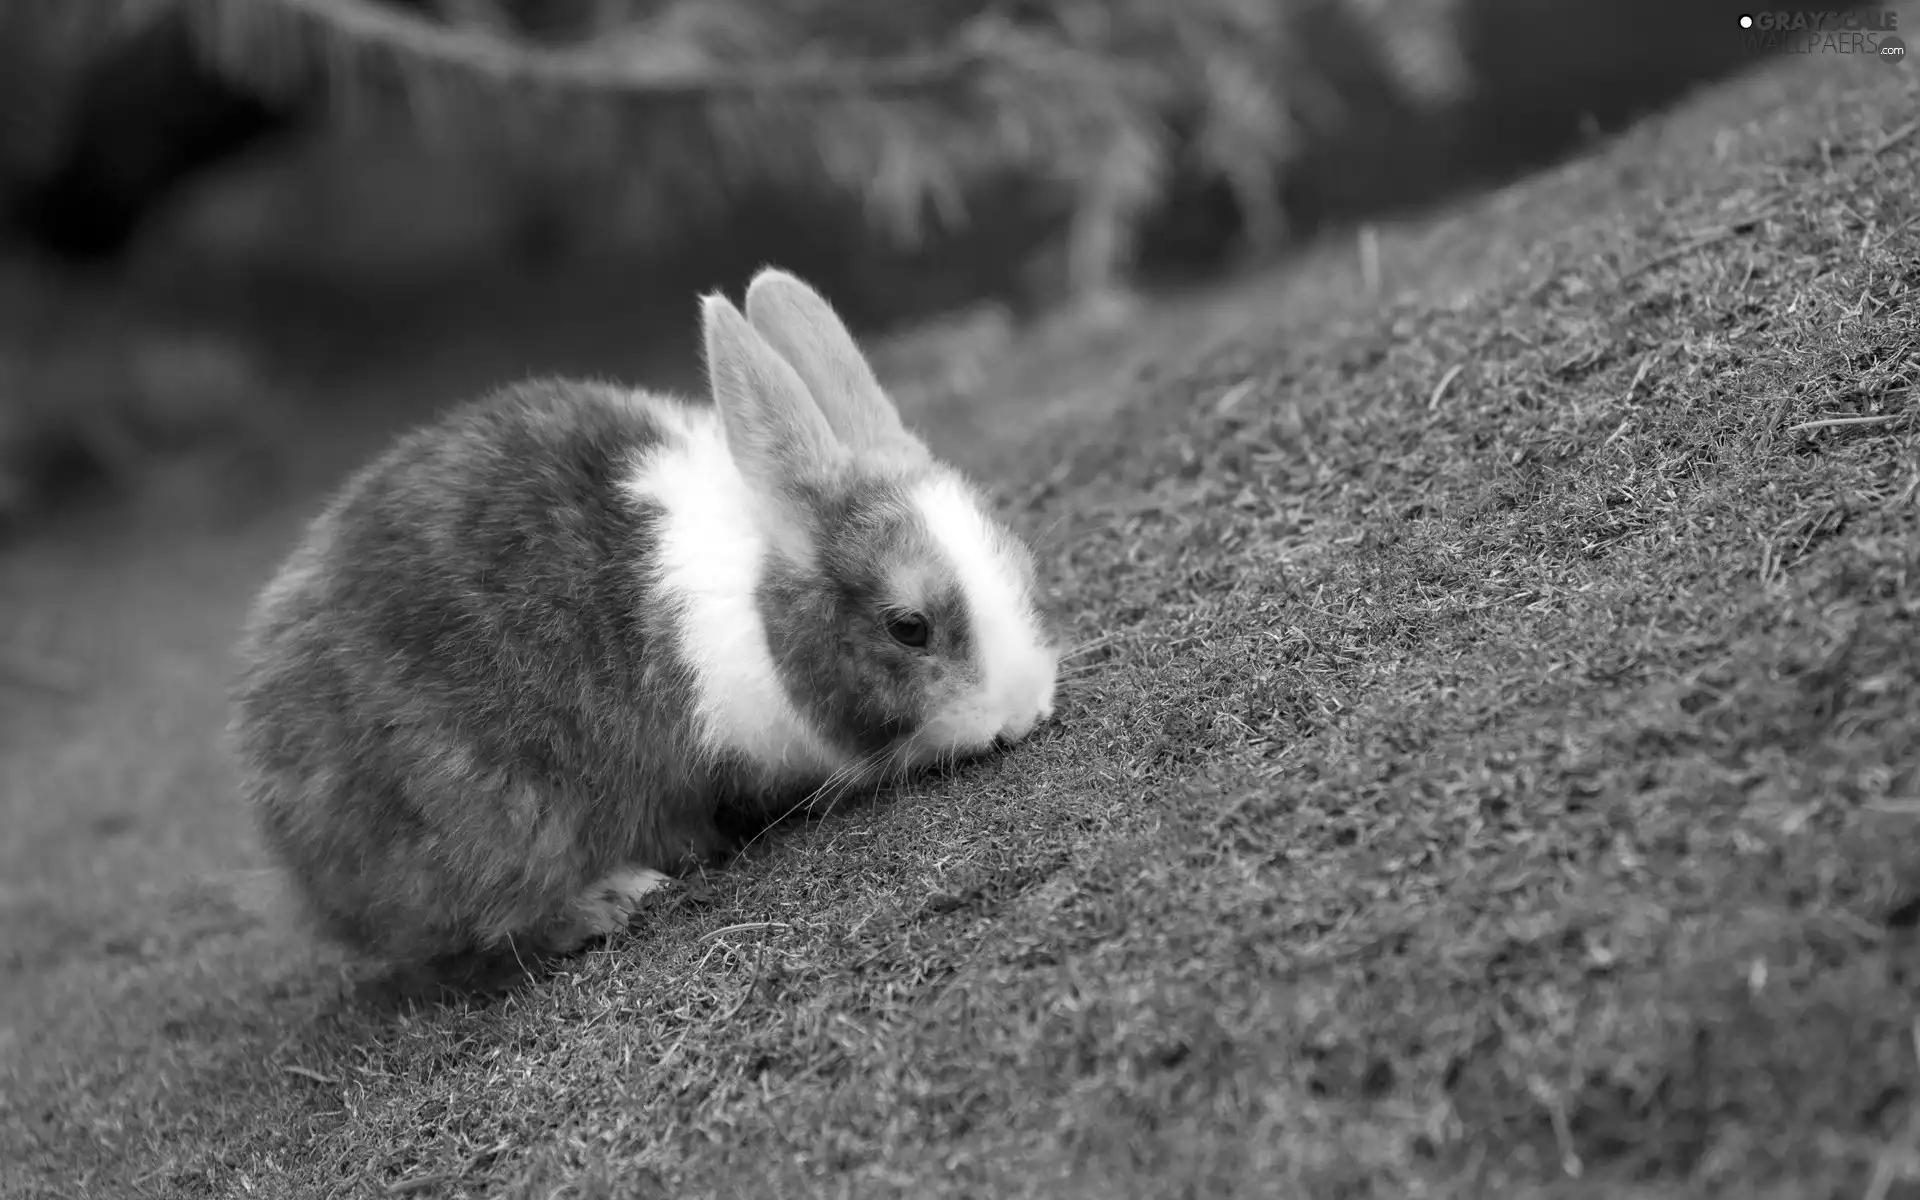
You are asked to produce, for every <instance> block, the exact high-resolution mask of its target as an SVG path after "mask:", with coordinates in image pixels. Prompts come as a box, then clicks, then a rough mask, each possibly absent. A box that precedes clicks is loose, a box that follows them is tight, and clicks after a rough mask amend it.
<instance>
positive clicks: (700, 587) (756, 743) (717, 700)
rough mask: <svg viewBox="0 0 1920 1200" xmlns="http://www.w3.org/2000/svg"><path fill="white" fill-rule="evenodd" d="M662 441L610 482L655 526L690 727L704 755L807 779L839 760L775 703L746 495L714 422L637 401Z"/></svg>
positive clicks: (762, 545)
mask: <svg viewBox="0 0 1920 1200" xmlns="http://www.w3.org/2000/svg"><path fill="white" fill-rule="evenodd" d="M644 399H645V400H647V401H649V402H650V403H649V408H650V410H651V411H652V412H653V413H654V415H655V416H656V417H658V418H659V420H660V424H661V425H662V426H663V427H664V428H665V431H666V435H667V436H666V441H665V443H664V444H663V445H661V446H659V447H656V448H655V449H653V450H651V451H649V452H648V453H647V454H646V455H645V456H643V457H642V458H641V459H640V460H639V462H638V463H637V464H636V465H635V469H634V472H633V474H632V475H631V476H630V477H629V478H628V479H627V480H626V481H625V483H624V484H623V485H622V486H623V487H624V489H625V490H626V492H627V494H628V495H630V496H632V497H634V498H635V499H637V500H642V501H646V502H648V503H652V504H656V505H658V506H659V507H660V509H661V510H662V513H663V516H664V519H663V520H662V521H661V524H660V534H659V542H658V544H657V545H656V547H655V552H656V554H657V555H658V561H657V562H656V563H655V564H654V574H653V579H652V582H653V584H654V586H655V589H656V594H657V595H658V596H659V597H660V598H661V600H663V601H664V602H666V603H668V604H671V605H672V606H673V607H674V608H675V609H676V610H677V612H678V614H679V627H680V645H679V647H678V649H679V652H680V654H681V656H682V658H683V660H684V661H685V662H686V664H687V666H688V667H689V668H690V669H691V670H692V672H693V677H694V686H695V693H696V701H695V712H694V724H695V728H696V729H697V730H698V731H699V735H700V738H701V741H702V743H703V744H704V745H705V747H706V748H707V749H708V750H709V751H715V752H717V751H721V750H731V751H734V752H736V753H739V754H742V755H744V756H745V757H746V758H747V759H748V760H749V761H751V762H753V763H755V764H757V765H758V766H760V767H761V768H763V769H764V770H766V771H767V772H768V773H769V774H771V775H772V776H774V777H775V778H780V779H796V778H798V779H806V778H819V777H824V776H825V775H827V774H829V773H831V772H832V771H834V770H836V769H838V768H839V767H840V766H841V765H842V764H843V763H844V761H845V755H843V754H842V753H841V752H840V751H839V750H838V749H836V748H835V747H834V746H833V745H831V744H830V743H829V742H827V740H826V739H825V738H824V737H822V736H821V735H820V733H819V732H818V731H817V730H816V729H814V727H813V725H812V724H811V723H810V722H809V721H808V720H807V719H806V717H805V716H803V715H802V714H801V713H800V712H799V711H798V710H797V709H795V708H794V706H793V704H792V702H791V701H789V700H788V699H787V695H786V691H785V689H784V688H783V687H782V685H781V683H780V677H779V673H778V671H777V670H776V669H775V667H774V662H773V653H772V651H771V650H769V649H768V646H767V634H766V629H765V627H764V626H763V625H762V624H761V620H760V609H759V605H758V603H757V602H756V600H755V598H754V590H755V588H756V587H757V586H758V585H759V582H760V576H761V571H762V569H763V567H764V564H765V561H766V556H767V552H768V548H769V547H768V539H767V534H766V532H765V530H764V528H763V527H762V524H761V521H760V517H759V514H758V512H757V511H756V503H755V496H754V493H753V491H752V490H751V489H750V488H749V486H748V484H747V482H746V480H745V479H744V478H743V477H742V476H741V474H740V470H739V468H738V467H736V466H735V465H734V461H733V456H732V454H731V453H729V451H728V449H727V441H726V433H725V430H724V429H723V427H722V426H721V424H720V417H719V414H718V413H717V412H715V411H713V410H710V409H698V408H691V407H688V406H685V405H681V404H678V403H675V402H673V401H671V400H665V399H660V398H656V397H644Z"/></svg>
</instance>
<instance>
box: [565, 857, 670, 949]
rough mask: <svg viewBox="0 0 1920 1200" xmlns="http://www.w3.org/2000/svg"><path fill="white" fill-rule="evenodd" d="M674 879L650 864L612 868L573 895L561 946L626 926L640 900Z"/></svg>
mask: <svg viewBox="0 0 1920 1200" xmlns="http://www.w3.org/2000/svg"><path fill="white" fill-rule="evenodd" d="M671 882H672V880H671V879H669V878H668V877H667V876H665V875H662V874H661V873H660V872H658V871H655V870H653V869H652V868H650V867H621V868H620V869H618V870H616V871H612V872H609V873H608V874H607V875H605V876H604V877H602V878H600V879H598V880H596V881H594V882H593V883H592V884H591V885H589V886H588V887H587V888H586V890H584V891H582V892H581V893H580V894H579V895H578V896H576V897H575V898H574V901H573V906H572V907H573V911H572V913H571V914H570V915H571V917H572V920H571V921H570V922H569V923H568V928H567V930H566V932H565V933H563V934H562V935H561V936H560V938H559V939H557V940H558V941H559V943H560V945H559V947H558V948H560V949H572V948H573V947H575V946H578V945H580V944H582V943H584V942H589V941H592V940H593V939H594V938H598V937H605V936H607V935H608V934H610V933H618V932H619V931H620V930H622V929H625V928H626V927H627V922H628V921H629V920H631V919H632V917H633V914H634V913H635V912H636V911H638V909H639V908H640V902H641V901H642V900H644V899H645V898H646V897H647V896H649V895H651V894H653V893H654V892H657V891H659V890H660V889H661V888H663V887H666V886H667V885H668V884H669V883H671Z"/></svg>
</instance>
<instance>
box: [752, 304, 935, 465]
mask: <svg viewBox="0 0 1920 1200" xmlns="http://www.w3.org/2000/svg"><path fill="white" fill-rule="evenodd" d="M746 310H747V320H749V321H751V322H752V323H753V327H754V328H755V329H758V330H759V331H760V332H761V334H762V335H764V336H765V337H766V339H767V342H768V344H770V345H771V346H772V347H773V348H774V349H775V350H776V351H778V352H779V354H780V356H781V357H782V358H785V359H786V360H787V361H788V362H790V363H792V364H793V369H794V371H795V372H796V373H797V374H798V375H799V376H800V379H801V382H803V383H804V384H806V386H807V390H808V391H810V392H812V393H813V398H814V401H815V403H817V404H819V406H820V409H821V411H822V412H824V413H826V415H827V421H828V423H829V424H831V425H832V426H833V430H834V432H835V433H836V434H838V435H839V437H840V440H841V441H842V442H844V443H845V444H846V445H847V447H848V448H849V449H851V450H852V451H853V452H854V453H855V454H860V455H876V454H906V455H908V456H910V457H919V456H922V455H924V454H925V448H924V447H923V446H922V445H921V444H920V442H919V440H918V439H917V438H915V437H914V436H913V435H912V434H910V433H908V432H907V430H906V427H905V426H903V425H902V424H901V423H900V413H899V410H897V409H895V408H894V406H893V400H892V399H891V398H889V397H888V395H887V393H886V389H885V388H883V387H881V386H880V381H879V379H878V378H876V377H875V375H874V373H873V367H872V366H871V365H870V364H869V363H868V362H867V356H866V355H865V354H863V353H861V351H860V345H859V343H858V342H856V341H855V340H854V337H853V334H852V333H851V332H850V331H848V329H847V326H846V323H845V322H843V321H842V320H841V319H840V314H839V313H836V312H835V311H833V305H831V304H830V303H828V301H827V298H826V297H825V296H822V295H821V294H820V293H819V292H817V291H815V290H814V289H813V288H812V287H810V286H809V285H808V284H806V283H804V282H802V281H801V280H800V279H799V277H797V276H795V275H791V274H789V273H788V272H786V271H782V270H780V269H779V268H778V267H763V268H762V269H761V270H760V272H759V273H758V274H756V275H755V276H754V277H753V280H752V282H750V283H749V284H748V285H747V300H746Z"/></svg>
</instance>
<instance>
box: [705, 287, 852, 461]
mask: <svg viewBox="0 0 1920 1200" xmlns="http://www.w3.org/2000/svg"><path fill="white" fill-rule="evenodd" d="M700 324H701V326H702V331H703V332H704V334H705V338H706V355H707V383H708V386H709V388H711V390H712V392H713V403H714V407H716V408H718V409H719V410H720V421H721V424H722V425H723V426H724V427H725V429H726V432H727V446H728V449H729V450H731V451H732V453H733V460H734V462H735V463H736V464H737V465H738V466H739V467H740V470H741V473H742V474H744V475H746V476H747V477H748V478H749V479H751V480H754V481H756V482H758V483H761V484H763V485H771V484H775V483H778V482H781V481H783V480H786V479H791V478H792V477H793V476H794V475H796V474H800V473H803V472H807V471H810V470H814V469H818V468H822V467H826V468H831V467H832V466H834V465H836V464H839V463H842V462H844V461H845V460H846V459H847V457H848V454H847V448H846V447H845V446H843V445H842V444H841V443H840V439H839V438H838V437H836V436H835V435H834V432H833V427H832V426H831V425H829V424H828V423H827V418H826V414H824V413H822V412H821V411H820V406H819V405H818V404H815V403H814V401H813V396H812V395H811V394H810V393H809V392H808V391H807V385H806V384H805V383H802V382H801V380H800V376H799V375H798V374H796V373H795V372H794V369H793V367H792V365H790V364H789V363H788V362H787V360H786V359H784V358H782V357H781V356H780V354H779V352H778V351H776V350H775V349H774V348H773V347H772V346H770V345H768V344H767V340H766V339H765V338H763V337H761V336H760V333H759V331H758V330H756V329H754V327H753V326H752V325H751V324H749V323H748V321H747V319H746V317H745V316H743V315H741V312H740V310H739V309H737V308H735V307H734V306H733V303H732V302H731V301H729V300H728V299H727V298H726V297H725V296H722V295H720V294H718V293H714V294H713V295H709V296H706V297H704V298H703V299H702V300H701V302H700Z"/></svg>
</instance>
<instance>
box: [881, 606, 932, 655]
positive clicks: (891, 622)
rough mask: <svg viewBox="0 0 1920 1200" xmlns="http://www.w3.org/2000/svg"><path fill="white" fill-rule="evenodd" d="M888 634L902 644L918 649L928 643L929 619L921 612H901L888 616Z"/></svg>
mask: <svg viewBox="0 0 1920 1200" xmlns="http://www.w3.org/2000/svg"><path fill="white" fill-rule="evenodd" d="M887 636H888V637H890V638H892V639H893V640H894V641H896V642H899V643H900V644H901V645H902V646H911V647H913V648H914V649H916V650H918V649H919V648H920V647H922V646H925V645H926V644H927V619H926V618H925V617H923V616H921V615H920V614H919V613H901V614H899V615H898V616H892V617H888V618H887Z"/></svg>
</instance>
